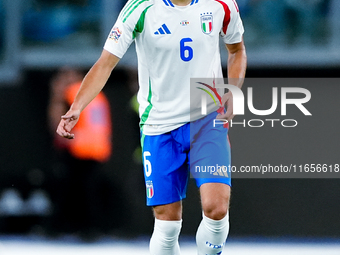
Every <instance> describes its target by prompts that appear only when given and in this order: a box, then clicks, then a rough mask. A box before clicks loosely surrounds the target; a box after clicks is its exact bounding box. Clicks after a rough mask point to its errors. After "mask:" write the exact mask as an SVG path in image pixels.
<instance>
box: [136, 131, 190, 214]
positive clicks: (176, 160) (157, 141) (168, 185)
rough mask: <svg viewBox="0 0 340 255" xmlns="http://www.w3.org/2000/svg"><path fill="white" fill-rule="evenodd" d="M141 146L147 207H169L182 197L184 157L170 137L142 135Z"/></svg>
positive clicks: (185, 168) (185, 159)
mask: <svg viewBox="0 0 340 255" xmlns="http://www.w3.org/2000/svg"><path fill="white" fill-rule="evenodd" d="M142 147H143V163H144V177H145V185H146V195H147V205H148V206H153V207H156V206H160V205H169V206H168V207H171V205H170V204H173V203H176V202H178V201H181V200H182V199H183V198H185V196H186V188H187V183H188V167H187V154H186V153H184V152H183V151H182V149H181V148H180V147H179V144H178V143H177V142H176V141H175V140H174V139H173V137H172V134H171V133H166V134H162V135H156V136H144V137H143V144H142ZM175 207H176V206H174V208H175ZM171 208H172V207H171ZM160 211H161V212H163V211H164V210H160Z"/></svg>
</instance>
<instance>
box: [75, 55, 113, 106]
mask: <svg viewBox="0 0 340 255" xmlns="http://www.w3.org/2000/svg"><path fill="white" fill-rule="evenodd" d="M118 61H119V58H117V57H115V56H113V55H112V54H110V53H108V52H103V54H102V56H101V57H100V58H99V60H98V61H97V62H96V63H95V64H94V65H93V66H92V68H91V69H90V71H89V72H88V73H87V75H86V76H85V78H84V80H83V82H82V84H81V87H80V89H79V91H78V93H77V96H76V98H75V100H74V102H73V104H72V105H71V109H72V110H79V111H82V110H84V108H85V107H86V106H87V105H88V104H89V103H90V102H91V101H92V100H93V99H94V98H95V97H96V96H97V95H98V94H99V92H100V91H101V90H102V89H103V87H104V86H105V84H106V82H107V80H108V78H109V77H110V74H111V72H112V70H113V68H114V67H115V66H116V64H117V63H118Z"/></svg>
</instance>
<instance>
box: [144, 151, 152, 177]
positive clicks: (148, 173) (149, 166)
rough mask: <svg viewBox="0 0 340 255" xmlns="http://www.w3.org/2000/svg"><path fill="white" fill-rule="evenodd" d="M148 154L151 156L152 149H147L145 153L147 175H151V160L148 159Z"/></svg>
mask: <svg viewBox="0 0 340 255" xmlns="http://www.w3.org/2000/svg"><path fill="white" fill-rule="evenodd" d="M148 156H151V153H150V151H145V152H144V153H143V162H144V170H145V176H146V177H149V176H150V175H151V173H152V168H151V162H150V161H149V160H147V159H146V157H148Z"/></svg>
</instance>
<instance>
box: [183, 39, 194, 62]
mask: <svg viewBox="0 0 340 255" xmlns="http://www.w3.org/2000/svg"><path fill="white" fill-rule="evenodd" d="M189 42H192V39H191V38H183V39H182V40H181V41H180V51H181V59H182V60H183V61H185V62H188V61H190V60H192V58H193V56H194V51H193V49H192V48H191V47H190V46H188V45H185V43H189Z"/></svg>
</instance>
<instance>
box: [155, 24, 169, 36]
mask: <svg viewBox="0 0 340 255" xmlns="http://www.w3.org/2000/svg"><path fill="white" fill-rule="evenodd" d="M165 34H167V35H170V34H171V32H170V30H169V28H168V27H167V26H166V25H165V24H163V25H162V26H161V27H160V28H158V30H157V31H156V32H155V35H165Z"/></svg>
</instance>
